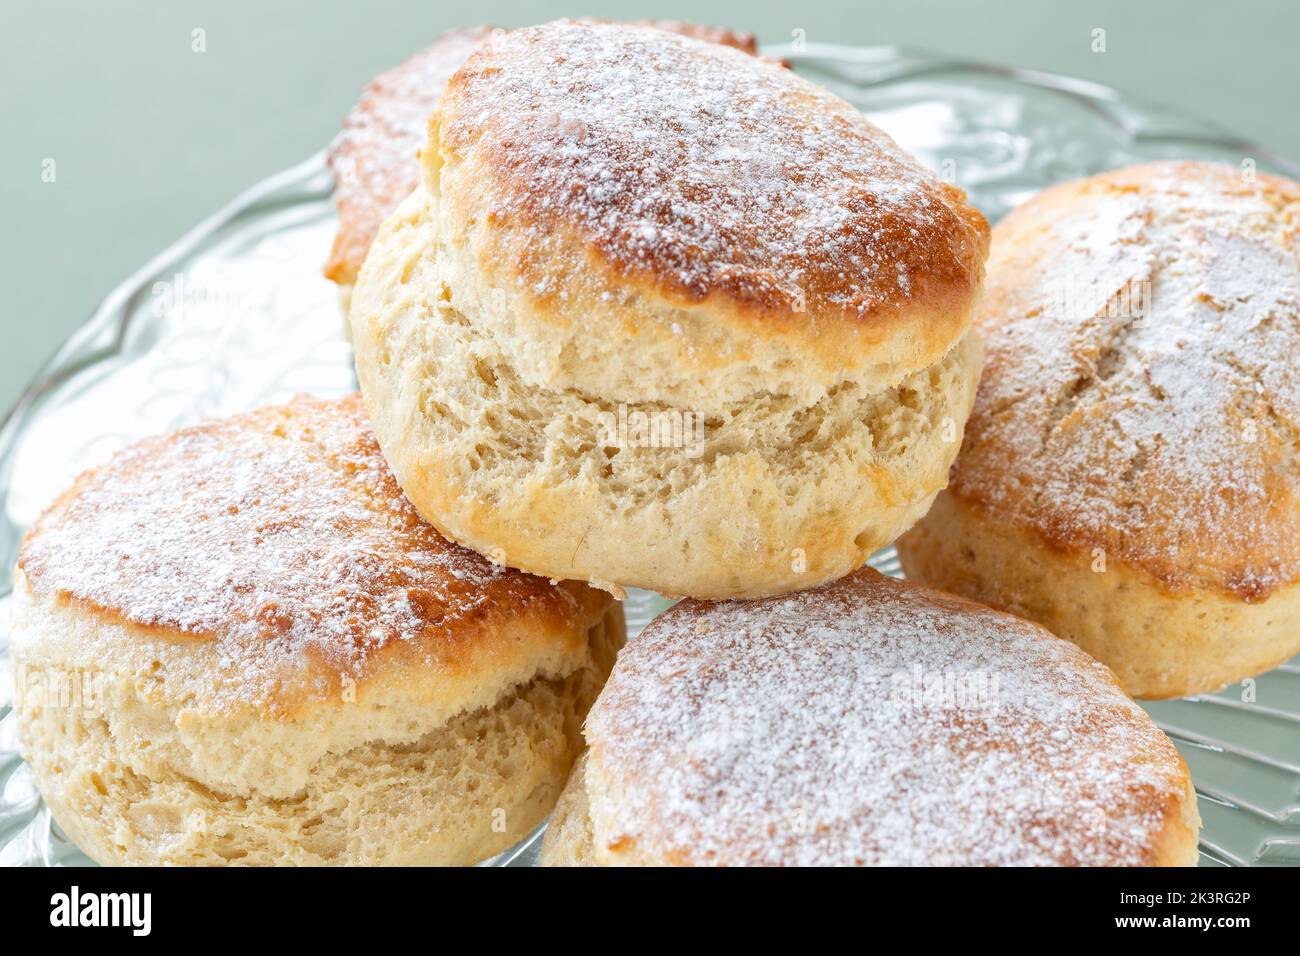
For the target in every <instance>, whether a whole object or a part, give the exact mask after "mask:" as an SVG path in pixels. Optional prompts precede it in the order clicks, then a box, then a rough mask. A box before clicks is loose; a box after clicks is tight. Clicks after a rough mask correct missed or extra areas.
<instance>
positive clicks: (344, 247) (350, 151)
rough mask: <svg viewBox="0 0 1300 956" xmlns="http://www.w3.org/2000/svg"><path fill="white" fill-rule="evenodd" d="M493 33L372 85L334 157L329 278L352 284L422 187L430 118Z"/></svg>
mask: <svg viewBox="0 0 1300 956" xmlns="http://www.w3.org/2000/svg"><path fill="white" fill-rule="evenodd" d="M646 25H647V26H650V25H653V26H656V27H658V28H659V29H661V30H670V31H672V32H674V33H681V34H683V35H685V36H693V37H697V38H699V39H701V40H708V41H709V42H712V43H722V44H725V45H727V46H734V47H736V48H737V49H740V50H744V51H745V52H747V53H750V54H756V53H757V52H758V50H757V47H756V45H755V42H754V37H753V35H752V34H748V33H734V32H732V31H730V30H723V29H719V28H716V27H705V26H698V25H696V24H691V23H680V22H677V21H659V22H655V23H648V24H646ZM492 29H493V28H491V27H486V26H479V27H467V28H465V29H460V30H451V31H449V32H448V33H445V34H443V35H442V36H441V37H439V38H438V41H437V42H436V43H434V44H433V46H431V47H429V48H428V49H425V50H421V51H420V52H419V53H416V54H415V55H414V56H412V57H410V58H408V59H406V60H404V61H403V62H402V63H400V64H398V65H397V66H395V67H393V68H392V69H391V70H388V71H386V72H384V73H382V74H380V75H379V76H377V77H375V79H374V80H372V81H371V82H370V83H369V84H367V86H366V89H365V92H364V93H363V94H362V96H361V99H360V101H359V102H358V103H357V105H356V106H355V107H354V108H353V110H352V112H350V113H349V114H348V115H347V118H346V119H345V120H344V121H343V129H342V131H341V132H340V133H339V135H338V136H337V137H336V138H335V140H334V143H333V144H332V145H331V147H330V151H329V164H330V169H331V170H332V171H333V173H334V178H335V179H336V180H337V182H338V190H337V193H336V198H337V201H338V209H339V232H338V236H337V238H336V239H335V242H334V251H333V255H332V257H331V260H330V263H329V266H328V267H327V269H326V273H327V275H329V277H330V278H332V279H335V280H337V281H340V282H351V281H353V279H354V278H355V276H356V273H357V272H358V271H359V270H360V268H361V263H362V262H363V261H364V260H365V256H366V252H367V251H368V250H369V249H370V244H371V243H372V242H373V241H374V238H375V236H376V234H378V232H379V227H380V225H382V224H383V221H384V220H385V219H387V218H388V216H389V215H390V214H391V213H392V212H394V211H395V210H396V209H397V207H398V205H399V204H400V203H401V201H402V200H403V199H405V198H406V197H407V196H409V195H410V194H411V193H412V191H414V189H415V188H416V187H417V186H418V185H419V184H420V164H419V162H418V161H417V156H418V154H419V151H420V150H421V149H422V148H423V147H424V144H425V140H426V139H427V138H428V126H429V115H430V114H431V113H432V112H433V110H434V108H435V107H436V106H437V105H438V101H439V100H440V99H442V93H443V90H445V89H446V87H447V80H448V79H450V78H451V75H452V74H453V73H455V72H456V70H457V68H458V67H460V66H461V65H462V64H463V63H464V62H465V60H466V59H467V58H468V57H469V55H470V54H471V53H473V52H474V51H475V50H476V49H478V47H479V45H480V44H482V42H483V41H484V39H486V38H487V36H488V34H490V33H491V32H492Z"/></svg>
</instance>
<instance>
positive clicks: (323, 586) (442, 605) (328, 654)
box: [19, 396, 581, 699]
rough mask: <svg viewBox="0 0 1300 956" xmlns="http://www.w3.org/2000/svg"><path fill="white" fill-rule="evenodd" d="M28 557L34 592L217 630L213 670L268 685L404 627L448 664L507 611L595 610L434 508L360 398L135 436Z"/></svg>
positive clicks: (330, 663)
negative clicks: (492, 553)
mask: <svg viewBox="0 0 1300 956" xmlns="http://www.w3.org/2000/svg"><path fill="white" fill-rule="evenodd" d="M19 564H20V566H21V567H22V569H23V571H24V573H25V574H26V575H27V577H28V578H29V580H30V581H31V586H32V588H33V590H34V591H35V592H37V593H38V594H39V593H51V592H58V593H60V594H63V595H66V596H67V597H69V598H71V599H73V600H76V601H81V602H85V603H87V604H89V605H91V606H94V607H97V608H101V609H103V610H106V611H109V612H111V613H114V614H117V615H120V616H121V617H123V618H125V619H126V620H128V621H131V622H133V623H135V624H139V625H144V626H147V627H161V628H169V629H174V630H175V631H179V632H180V633H181V635H182V636H186V635H187V636H189V637H191V638H192V639H194V640H198V641H211V640H215V641H216V642H218V646H219V648H220V657H221V668H222V672H223V674H222V675H214V676H225V677H228V678H230V680H228V681H227V682H226V684H227V686H229V687H233V688H236V689H237V690H238V692H239V693H242V694H244V695H246V696H247V697H249V698H254V699H257V698H262V697H264V696H266V695H268V694H269V693H270V691H271V690H272V689H273V688H274V686H275V684H276V681H278V680H280V679H282V678H284V677H285V676H286V672H292V673H293V674H298V673H300V672H301V671H302V669H303V668H304V667H305V666H307V665H309V664H311V665H323V666H324V667H325V668H326V669H327V670H328V671H333V672H336V673H337V674H339V675H343V676H350V677H353V678H358V679H359V678H360V677H362V676H364V674H365V673H366V669H367V666H368V665H369V664H370V663H371V661H372V660H373V659H374V656H375V655H376V654H377V653H378V652H379V651H380V650H382V649H383V648H385V647H387V646H388V645H390V644H392V643H393V642H397V641H402V642H408V643H412V646H413V647H416V648H418V649H419V650H421V651H423V652H425V653H426V654H427V655H428V658H429V662H430V663H431V664H435V665H436V664H438V663H439V662H443V663H447V664H451V663H453V662H455V661H456V660H457V659H458V657H459V655H460V654H461V653H462V652H468V651H470V650H472V648H468V647H463V646H461V645H463V644H464V643H466V642H471V641H472V640H473V639H474V638H473V634H474V629H473V628H472V627H465V626H464V625H466V623H467V622H470V621H472V620H474V619H475V618H478V617H482V616H484V615H486V614H489V613H493V612H494V610H501V609H504V610H505V611H506V612H509V613H522V612H524V611H525V610H526V609H530V608H531V609H534V610H537V611H545V610H547V609H549V610H551V611H552V612H555V613H563V614H568V615H572V616H575V617H576V616H577V615H578V614H579V613H581V612H580V610H579V609H578V608H577V607H576V601H575V600H574V598H572V597H571V596H570V595H569V594H567V593H566V592H565V591H564V590H562V589H561V588H558V587H553V586H551V585H548V584H547V583H546V582H545V581H543V580H542V579H539V578H535V577H533V576H531V575H527V574H523V573H521V572H518V571H512V570H507V569H502V568H498V567H495V566H494V565H492V564H491V563H490V562H488V561H487V560H486V559H484V558H482V557H480V556H479V555H477V554H475V553H473V552H471V551H469V550H467V549H464V548H461V547H459V546H457V545H454V544H451V543H450V542H448V541H446V540H445V539H444V538H442V537H441V536H440V535H439V534H438V533H437V532H436V531H435V530H434V529H433V528H432V527H430V526H429V525H428V524H426V523H425V522H424V521H422V520H421V519H420V518H419V516H418V515H417V513H416V512H415V509H414V508H413V507H412V506H411V505H410V503H409V502H408V501H407V500H406V498H405V496H404V495H403V494H402V492H401V490H400V489H399V488H398V486H397V483H396V481H395V480H394V478H393V476H392V474H391V473H390V472H389V470H388V467H387V465H386V464H385V462H384V460H383V458H382V456H381V455H380V453H379V449H378V446H377V444H376V443H375V440H374V438H373V436H372V435H371V433H370V429H369V426H368V424H367V423H366V421H365V417H364V412H363V410H362V406H361V402H360V399H359V397H357V396H353V397H351V398H348V399H344V400H343V401H341V402H322V401H316V400H311V399H302V398H300V399H297V400H295V401H294V402H293V403H292V404H290V405H288V406H282V407H273V408H267V409H263V410H261V411H258V412H255V413H253V414H251V415H245V416H240V417H236V418H232V419H225V420H221V421H214V422H210V423H207V424H203V425H199V426H197V427H194V428H188V429H185V430H183V431H180V432H177V433H176V434H174V435H171V436H167V437H162V438H155V439H149V440H146V441H144V442H141V443H139V444H137V445H134V446H132V447H131V448H129V449H127V450H126V451H124V452H122V453H120V454H119V455H117V456H116V457H115V458H113V459H112V460H111V461H110V462H109V463H108V464H106V465H104V466H103V467H101V468H98V469H95V470H93V471H90V472H87V473H86V474H84V475H82V476H81V477H80V478H79V479H78V480H77V483H76V484H75V485H74V487H73V488H72V489H71V491H69V492H68V493H67V494H65V495H64V496H63V497H62V498H61V499H59V501H58V502H56V503H55V504H54V506H52V508H51V509H50V510H49V511H47V512H46V513H45V515H43V516H42V517H41V519H40V520H39V521H38V522H37V524H36V526H35V528H34V529H33V530H32V532H31V534H30V535H29V536H28V538H27V540H26V542H25V543H24V545H23V549H22V553H21V556H20V559H19Z"/></svg>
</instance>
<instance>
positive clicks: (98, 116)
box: [0, 0, 1300, 410]
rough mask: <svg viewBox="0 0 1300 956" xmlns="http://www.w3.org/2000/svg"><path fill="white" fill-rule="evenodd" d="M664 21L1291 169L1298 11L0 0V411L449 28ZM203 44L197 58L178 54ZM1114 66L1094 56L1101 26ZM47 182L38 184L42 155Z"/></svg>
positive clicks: (1125, 1) (1005, 2)
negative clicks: (1040, 99) (203, 231)
mask: <svg viewBox="0 0 1300 956" xmlns="http://www.w3.org/2000/svg"><path fill="white" fill-rule="evenodd" d="M566 15H568V16H581V15H601V16H609V17H652V16H653V17H665V18H666V17H676V18H687V19H695V20H699V21H703V22H715V23H725V24H728V25H733V26H736V27H738V28H746V29H751V30H754V31H755V32H757V33H758V34H759V37H760V39H762V40H764V41H768V42H783V41H787V40H788V39H789V37H790V32H791V30H793V29H794V28H796V27H798V28H802V29H804V30H805V31H806V32H807V36H808V39H809V40H811V41H818V40H821V41H833V42H841V43H861V44H899V45H907V46H913V47H919V48H924V49H930V50H934V51H938V52H941V53H948V54H956V55H960V56H965V57H971V58H979V59H986V60H992V61H999V62H1004V63H1013V64H1019V65H1024V66H1032V67H1038V68H1042V69H1048V70H1053V71H1056V72H1060V73H1066V74H1072V75H1075V76H1082V77H1088V78H1091V79H1095V80H1099V81H1101V82H1104V83H1108V84H1111V85H1113V86H1116V87H1118V88H1120V89H1121V90H1124V91H1127V92H1129V93H1135V94H1139V95H1141V96H1142V97H1144V98H1146V99H1149V100H1153V101H1156V102H1162V103H1165V104H1168V105H1170V106H1175V107H1179V108H1181V109H1183V110H1185V111H1188V112H1191V113H1193V114H1197V115H1200V116H1203V117H1206V118H1208V119H1211V120H1213V121H1216V122H1217V123H1219V124H1220V125H1222V126H1224V127H1226V128H1227V129H1230V130H1232V131H1235V132H1238V133H1240V134H1242V135H1244V136H1246V137H1249V138H1252V139H1254V140H1256V141H1258V142H1260V143H1262V144H1264V145H1265V146H1269V147H1272V148H1274V149H1276V150H1279V151H1281V152H1282V153H1284V154H1286V155H1289V156H1292V157H1298V158H1300V120H1298V119H1297V116H1298V114H1300V108H1298V107H1297V93H1298V92H1300V55H1297V52H1296V42H1297V38H1298V37H1300V3H1295V2H1285V0H1276V2H1267V0H1236V2H1233V3H1222V4H1220V3H1210V2H1195V3H1194V2H1174V0H1142V2H1138V0H1115V2H1102V0H1092V2H1081V3H1074V4H1069V5H1065V4H1061V3H1051V2H1046V0H1000V2H986V3H976V2H961V0H943V2H940V0H930V2H916V0H892V2H883V3H882V2H869V3H868V2H856V3H854V2H837V0H825V2H819V0H800V2H795V3H761V2H751V3H735V2H723V0H712V2H710V0H704V2H695V3H688V2H683V0H654V2H643V3H629V2H604V3H592V2H565V0H548V2H531V3H530V2H500V0H477V2H474V3H464V4H455V5H452V4H440V3H434V2H430V0H378V2H367V3H356V4H352V3H348V4H344V3H320V2H317V3H306V2H283V3H268V2H252V0H238V2H237V0H228V2H225V3H198V2H189V0H170V2H165V3H164V2H157V3H142V2H129V0H123V2H117V3H109V2H106V0H83V2H76V3H58V4H54V3H29V4H23V5H18V4H9V5H7V8H6V12H5V16H4V22H3V25H0V71H3V80H2V81H0V117H3V127H0V142H3V149H2V150H0V210H3V216H4V222H3V229H0V243H3V248H0V263H3V266H4V277H5V278H4V294H3V299H2V300H0V301H3V303H4V310H5V311H4V315H3V318H0V410H3V409H4V408H7V407H8V406H9V405H10V403H11V402H12V401H13V400H14V399H15V398H16V396H17V395H18V393H19V391H20V390H21V388H22V386H23V385H24V384H25V383H26V382H27V380H28V379H29V378H30V377H31V376H32V375H33V374H34V373H35V371H36V370H37V368H38V367H39V365H40V364H41V362H43V361H44V360H45V359H46V358H47V357H48V356H49V355H50V353H51V352H52V351H53V350H54V349H55V348H56V347H57V345H58V343H59V342H60V341H62V339H63V338H64V337H65V336H66V335H67V334H68V333H69V332H70V331H72V329H73V328H75V327H76V326H77V324H79V323H80V322H81V321H82V320H83V319H84V318H85V317H86V316H87V314H88V313H89V312H90V310H91V309H92V308H93V307H94V306H95V304H96V303H97V302H98V301H99V299H100V298H102V297H103V295H104V294H105V293H107V292H108V291H109V289H111V288H112V287H113V285H115V284H116V283H117V282H119V281H120V280H121V279H123V278H125V277H126V276H127V275H128V274H129V273H131V272H132V271H134V270H135V269H136V268H137V267H139V266H140V265H142V264H143V263H144V262H145V260H146V259H148V258H149V257H150V256H152V255H153V254H154V253H156V252H158V251H159V250H161V249H162V248H163V247H165V246H166V245H167V244H169V243H170V242H172V241H173V240H174V239H176V238H177V237H178V236H180V235H181V233H182V232H184V231H185V230H186V229H187V228H188V227H189V226H191V225H193V224H194V223H195V222H197V221H198V220H199V219H201V218H202V217H204V216H206V215H207V214H209V213H211V212H213V211H214V210H215V209H217V208H218V207H219V206H221V205H222V204H223V203H225V202H226V201H227V200H228V199H230V198H231V197H232V196H234V195H235V194H236V193H237V192H239V191H240V190H241V189H243V188H244V187H246V186H248V185H250V184H251V183H254V182H256V181H257V180H259V179H261V178H263V177H264V176H266V175H268V174H270V173H273V172H276V171H277V170H279V169H282V168H284V167H286V166H289V165H291V164H293V163H295V162H297V161H298V160H301V159H303V158H305V157H306V156H307V155H309V154H310V153H312V152H314V151H315V150H317V149H319V148H320V147H322V146H323V145H324V144H326V143H327V142H328V141H329V139H330V138H331V137H332V136H333V134H334V132H335V131H336V130H337V128H338V123H339V119H340V118H341V117H342V116H343V114H344V113H345V112H346V111H347V109H348V108H349V106H350V105H351V104H352V102H353V100H354V99H355V97H356V95H357V92H358V91H359V90H360V88H361V87H362V85H363V84H364V83H365V81H366V80H367V79H369V78H370V77H371V76H372V75H373V74H375V73H376V72H377V71H379V70H382V69H383V68H385V67H387V66H389V65H390V64H392V63H394V62H395V61H397V60H398V59H400V58H401V57H403V56H404V55H406V54H408V53H410V52H412V51H413V50H415V49H417V48H418V47H420V46H422V45H424V44H426V43H427V42H428V41H430V40H431V39H432V38H433V37H434V36H436V35H437V34H438V33H439V32H440V31H442V30H444V29H446V28H447V27H450V26H454V25H458V24H469V23H479V22H492V23H497V24H501V25H504V26H509V25H515V24H523V23H534V22H539V21H543V20H548V19H553V18H555V17H557V16H566ZM195 27H202V28H204V29H205V30H206V31H207V52H206V53H203V54H196V53H193V52H191V49H190V36H191V31H192V30H193V29H194V28H195ZM1097 27H1102V28H1104V29H1105V30H1106V31H1107V51H1106V52H1105V53H1104V54H1097V53H1093V52H1092V50H1091V33H1092V30H1093V29H1094V28H1097ZM47 158H53V159H54V160H55V162H56V164H57V181H56V182H55V183H53V184H46V183H42V181H41V168H42V162H43V160H45V159H47Z"/></svg>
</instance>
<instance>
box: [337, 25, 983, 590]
mask: <svg viewBox="0 0 1300 956" xmlns="http://www.w3.org/2000/svg"><path fill="white" fill-rule="evenodd" d="M430 136H431V142H430V146H429V148H428V149H426V150H425V152H424V153H423V161H424V164H425V180H424V187H423V188H422V189H420V190H417V191H416V192H415V193H413V194H412V195H411V197H410V198H409V199H407V200H406V201H405V202H404V203H403V205H402V206H401V208H399V210H398V211H397V213H395V214H394V215H393V216H392V217H391V218H390V219H389V220H388V221H387V222H386V223H385V225H384V227H383V229H381V231H380V235H379V237H378V239H377V240H376V242H375V244H374V246H373V247H372V249H371V251H370V254H369V256H368V258H367V260H366V265H365V266H364V267H363V269H362V272H361V278H360V280H359V283H358V286H357V290H356V294H355V297H354V301H353V308H352V324H353V332H354V341H355V344H356V351H357V372H358V376H359V378H360V381H361V384H362V390H363V392H364V393H365V396H366V401H367V405H368V407H369V409H370V412H371V419H372V421H373V422H374V423H375V430H376V433H377V435H378V437H379V442H380V445H381V446H382V447H383V448H384V452H385V455H386V456H387V458H388V460H389V462H390V464H391V465H392V467H393V470H394V472H395V474H396V475H397V478H398V480H399V481H400V482H401V483H402V487H403V488H404V489H405V490H406V492H407V494H408V495H409V496H410V497H411V500H412V501H413V502H414V503H415V505H416V507H417V508H419V509H420V511H421V513H422V514H424V515H425V517H426V518H428V519H429V520H430V521H432V522H433V523H434V524H436V525H437V526H438V527H439V528H440V529H441V530H442V531H443V533H444V534H446V535H448V536H449V537H451V538H453V539H454V540H457V541H460V542H461V543H463V544H466V545H467V546H469V547H472V548H474V549H475V550H478V551H481V552H482V553H485V554H494V555H496V556H498V557H500V558H501V559H502V560H504V561H505V562H506V563H508V564H510V565H512V566H515V567H519V568H523V569H525V570H528V571H532V572H534V573H538V574H543V575H547V576H551V577H559V578H576V579H580V580H586V581H593V582H598V583H601V584H602V585H603V586H608V587H611V588H614V589H617V587H618V586H620V585H624V586H625V585H637V586H640V587H646V588H651V589H654V590H658V591H661V592H664V593H669V594H690V595H694V596H702V597H728V596H752V595H760V594H768V593H776V592H781V591H786V590H789V589H791V588H798V587H807V586H812V585H815V584H817V583H819V582H821V581H824V580H827V579H830V578H834V577H837V576H839V575H841V574H844V573H846V572H848V571H849V570H851V569H852V568H854V567H856V566H858V565H859V564H861V563H862V561H863V560H864V558H865V556H866V555H868V554H870V553H871V552H872V551H873V550H875V549H876V548H878V547H879V546H880V545H882V544H884V543H885V542H887V541H890V540H892V539H893V538H894V537H896V536H897V535H898V534H899V533H900V532H901V531H902V530H903V529H905V528H907V527H908V526H909V525H910V524H911V523H912V522H913V521H915V520H916V518H917V517H918V516H919V515H921V514H923V513H924V511H925V509H926V508H927V507H928V505H929V502H930V500H931V498H932V497H933V495H934V494H935V493H936V492H937V491H938V490H939V489H940V488H941V487H942V486H943V484H944V481H945V479H946V474H947V468H948V465H949V464H950V463H951V460H952V458H953V456H954V455H955V453H956V448H957V446H958V444H959V442H960V433H961V427H962V424H963V422H964V421H965V418H966V414H967V412H968V410H969V407H970V402H971V401H972V398H973V394H974V385H975V381H976V378H977V376H978V370H979V345H978V341H977V340H976V338H975V337H974V336H973V335H970V334H968V325H969V322H970V318H971V313H972V310H973V308H974V305H975V302H976V299H977V297H978V293H979V288H980V282H981V275H982V268H983V259H984V255H985V249H986V242H987V225H986V223H985V222H984V219H983V217H982V216H981V215H980V214H979V213H978V212H976V211H975V210H974V209H972V208H970V207H969V206H967V205H966V204H965V201H964V194H963V193H962V192H961V191H960V190H958V189H955V188H954V187H952V186H949V185H948V184H946V183H944V182H942V181H940V180H939V179H938V178H936V177H935V176H933V175H932V174H930V173H928V172H927V171H925V170H924V169H922V168H921V167H920V166H919V165H918V164H917V163H916V162H915V161H914V160H912V159H911V158H910V157H908V156H907V155H906V154H904V153H903V152H902V151H901V150H900V149H899V148H898V147H897V146H896V145H895V144H894V143H893V141H892V140H890V139H889V137H887V136H886V135H885V134H884V133H882V132H881V131H880V130H878V129H876V128H875V127H874V126H872V125H871V124H870V123H868V122H867V121H866V120H865V119H863V118H862V116H861V115H859V114H858V113H857V112H856V111H855V110H854V109H853V108H852V107H851V106H849V105H848V104H847V103H845V102H844V101H843V100H840V99H839V98H837V97H835V96H833V95H831V94H830V93H828V92H827V91H825V90H823V89H821V88H820V87H817V86H815V85H813V84H811V83H808V82H807V81H805V80H802V79H800V78H799V77H797V76H795V75H793V74H792V73H790V72H789V71H788V70H784V69H782V68H781V67H779V66H778V65H775V64H772V63H768V62H765V61H763V60H760V59H756V58H754V57H751V56H748V55H746V54H744V53H742V52H740V51H738V50H734V49H728V48H726V47H723V46H719V45H717V44H711V43H703V42H699V41H696V40H693V39H690V38H686V37H682V36H677V35H674V34H670V33H667V32H664V31H662V30H656V29H649V28H640V27H632V26H626V25H624V26H619V25H610V24H599V23H586V22H569V21H563V22H559V23H553V24H548V25H546V26H542V27H536V28H531V29H526V30H516V31H512V32H510V33H508V34H497V35H493V36H492V37H490V38H489V39H488V40H487V41H486V42H485V43H484V44H483V45H482V46H481V47H480V48H479V49H478V51H477V52H475V53H474V54H473V56H471V58H470V60H469V61H468V63H467V64H466V65H465V67H464V68H462V69H461V70H460V71H458V72H457V73H456V75H455V76H454V77H453V78H452V80H451V81H450V83H449V85H448V90H447V94H446V95H445V96H444V98H443V100H442V102H441V103H440V105H439V107H438V109H437V110H436V111H435V113H434V117H433V119H432V121H431V123H430Z"/></svg>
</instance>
